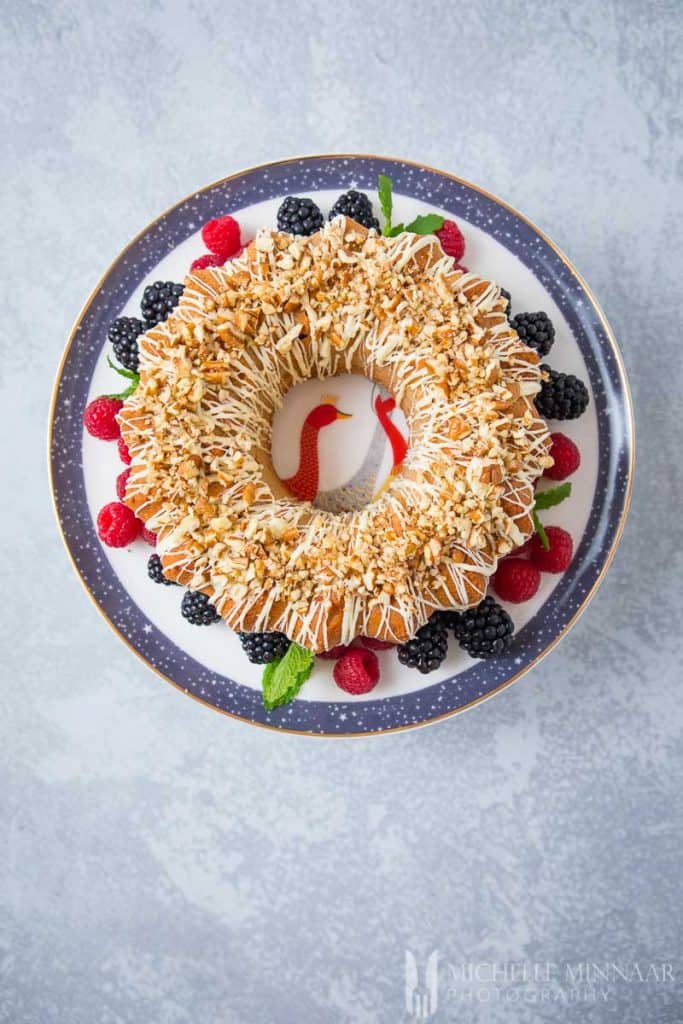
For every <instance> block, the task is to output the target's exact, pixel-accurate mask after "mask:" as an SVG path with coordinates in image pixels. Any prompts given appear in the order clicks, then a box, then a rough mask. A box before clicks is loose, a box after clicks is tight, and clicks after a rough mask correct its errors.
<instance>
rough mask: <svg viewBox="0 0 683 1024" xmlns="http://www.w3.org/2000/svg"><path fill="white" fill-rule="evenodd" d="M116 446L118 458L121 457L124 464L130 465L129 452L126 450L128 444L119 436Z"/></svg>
mask: <svg viewBox="0 0 683 1024" xmlns="http://www.w3.org/2000/svg"><path fill="white" fill-rule="evenodd" d="M117 447H118V449H119V458H120V459H121V462H123V463H125V464H126V466H130V463H131V458H130V452H129V451H128V445H127V444H126V442H125V441H124V440H123V438H122V437H120V438H119V440H118V445H117Z"/></svg>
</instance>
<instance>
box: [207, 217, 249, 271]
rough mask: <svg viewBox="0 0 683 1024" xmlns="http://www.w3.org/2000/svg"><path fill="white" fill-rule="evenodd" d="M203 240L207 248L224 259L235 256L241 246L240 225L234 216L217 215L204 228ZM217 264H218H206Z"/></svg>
mask: <svg viewBox="0 0 683 1024" xmlns="http://www.w3.org/2000/svg"><path fill="white" fill-rule="evenodd" d="M202 240H203V242H204V245H205V246H206V248H207V249H209V250H210V251H211V252H213V253H215V254H216V256H221V257H222V258H223V261H224V262H225V260H227V259H229V258H230V257H231V256H234V255H235V253H236V252H237V250H238V249H239V247H240V244H241V243H240V226H239V224H238V223H237V221H236V220H235V218H234V217H231V216H230V215H229V214H228V216H226V217H216V219H215V220H210V221H208V222H207V223H206V224H205V225H204V227H203V228H202ZM205 265H206V266H215V265H216V264H205Z"/></svg>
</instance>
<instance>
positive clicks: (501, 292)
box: [500, 288, 512, 320]
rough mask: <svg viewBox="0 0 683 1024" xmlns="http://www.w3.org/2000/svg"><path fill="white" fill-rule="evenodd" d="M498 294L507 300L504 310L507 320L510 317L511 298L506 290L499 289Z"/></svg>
mask: <svg viewBox="0 0 683 1024" xmlns="http://www.w3.org/2000/svg"><path fill="white" fill-rule="evenodd" d="M500 294H501V295H502V296H503V298H504V299H507V303H508V308H507V309H506V310H505V315H506V316H507V318H508V320H509V319H510V317H511V316H512V296H511V295H510V292H509V291H508V290H507V288H501V289H500Z"/></svg>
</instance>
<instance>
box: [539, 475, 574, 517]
mask: <svg viewBox="0 0 683 1024" xmlns="http://www.w3.org/2000/svg"><path fill="white" fill-rule="evenodd" d="M571 493H572V485H571V484H570V483H569V481H567V482H566V483H564V484H560V486H559V487H551V488H549V490H547V491H539V492H538V494H537V495H536V501H535V502H534V508H535V509H536V510H537V511H542V510H543V509H546V508H554V507H555V505H559V504H560V502H562V501H564V499H565V498H568V497H569V495H570V494H571Z"/></svg>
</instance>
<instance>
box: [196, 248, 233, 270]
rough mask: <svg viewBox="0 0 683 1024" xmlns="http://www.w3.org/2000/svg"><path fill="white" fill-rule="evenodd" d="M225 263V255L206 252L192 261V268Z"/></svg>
mask: <svg viewBox="0 0 683 1024" xmlns="http://www.w3.org/2000/svg"><path fill="white" fill-rule="evenodd" d="M224 263H225V257H224V256H217V255H216V253H215V252H205V253H204V255H203V256H198V257H197V259H196V260H192V263H190V270H204V269H205V268H206V267H222V266H223V264H224Z"/></svg>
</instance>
